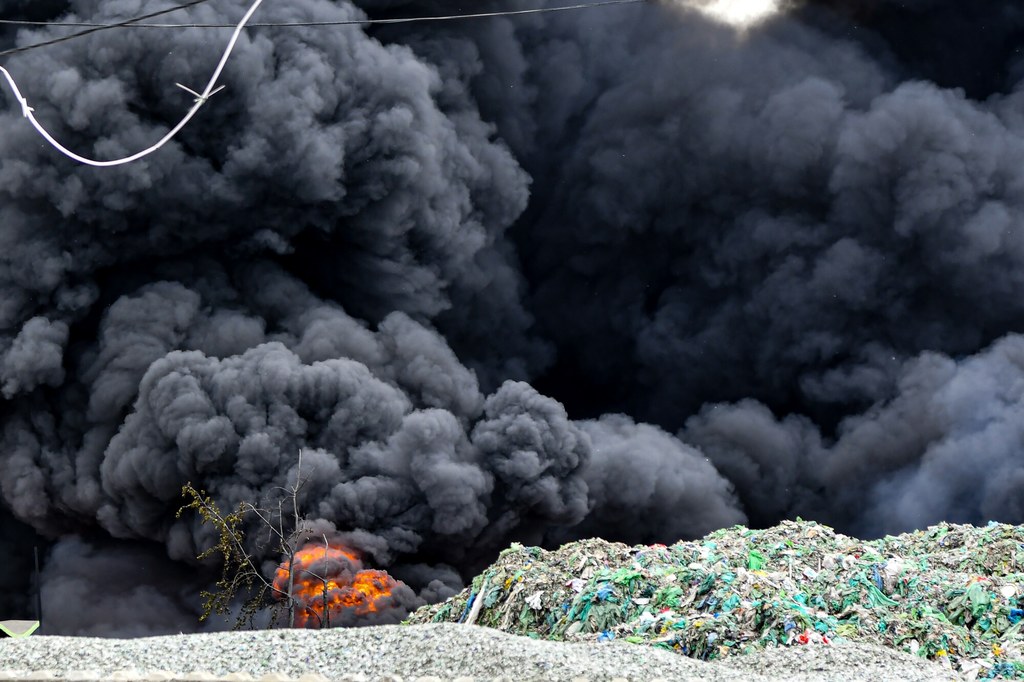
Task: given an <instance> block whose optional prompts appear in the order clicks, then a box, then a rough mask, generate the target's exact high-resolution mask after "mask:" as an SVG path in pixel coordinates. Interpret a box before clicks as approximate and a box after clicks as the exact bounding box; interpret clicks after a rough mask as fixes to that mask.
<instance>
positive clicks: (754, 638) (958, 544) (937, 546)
mask: <svg viewBox="0 0 1024 682" xmlns="http://www.w3.org/2000/svg"><path fill="white" fill-rule="evenodd" d="M1022 571H1024V527H1021V526H1010V525H1005V524H997V523H990V524H989V525H988V526H986V527H981V528H979V527H974V526H963V525H954V524H941V525H938V526H933V527H931V528H928V529H925V530H921V531H915V532H913V533H906V534H903V535H898V536H886V537H884V538H881V539H879V540H871V541H864V540H858V539H856V538H852V537H848V536H845V535H842V534H840V533H836V532H835V531H834V530H832V529H831V528H829V527H828V526H824V525H820V524H817V523H814V522H809V521H803V520H800V519H798V520H796V521H786V522H783V523H782V524H780V525H778V526H775V527H773V528H768V529H764V530H751V529H749V528H745V527H743V526H734V527H732V528H726V529H723V530H719V531H716V532H714V533H711V534H710V535H707V536H706V537H704V538H703V539H701V540H696V541H692V542H679V543H676V544H674V545H671V546H665V545H649V546H648V545H638V546H634V547H629V546H626V545H623V544H620V543H611V542H605V541H604V540H600V539H592V540H583V541H579V542H574V543H570V544H567V545H565V546H563V547H561V548H560V549H558V550H556V551H546V550H543V549H540V548H538V547H524V546H522V545H518V544H516V545H513V546H512V547H511V548H510V549H507V550H505V551H504V552H503V553H502V554H501V556H500V557H499V558H498V560H497V561H496V562H495V563H494V564H493V565H491V566H490V567H489V568H488V569H487V570H485V571H484V572H483V573H482V574H481V575H479V576H477V578H476V579H474V580H473V582H472V585H471V586H470V587H469V588H467V589H466V590H463V591H462V592H461V593H460V594H458V595H455V596H454V597H452V598H450V599H448V600H447V601H444V602H441V603H439V604H433V605H430V606H425V607H422V608H421V609H419V610H418V611H416V612H415V613H414V614H412V615H411V616H410V617H409V619H408V620H407V621H406V622H408V623H429V622H439V621H453V622H475V623H476V624H478V625H485V626H490V627H494V628H497V629H499V630H502V631H505V632H510V633H515V634H520V635H526V636H529V637H533V638H543V639H552V640H568V641H581V640H582V641H586V640H598V641H608V640H612V639H624V640H625V641H627V642H632V643H635V644H644V645H651V646H657V647H661V648H664V649H669V650H672V651H676V652H679V653H682V654H684V655H686V656H690V657H693V658H698V659H703V660H716V659H722V658H725V657H728V656H733V655H739V654H746V653H751V652H754V651H759V650H762V649H765V648H770V647H777V646H800V645H814V646H828V645H829V644H831V643H832V642H834V641H839V640H844V639H845V640H849V641H854V642H864V643H872V644H880V645H884V646H889V647H893V648H895V649H898V650H901V651H906V652H909V653H912V654H916V655H918V656H922V657H927V658H929V659H931V660H935V661H938V662H940V663H943V664H944V665H946V666H948V667H949V668H951V669H956V670H958V671H960V672H961V673H962V674H963V675H964V676H965V677H967V678H968V679H997V678H998V679H1024V634H1022V628H1024V573H1022Z"/></svg>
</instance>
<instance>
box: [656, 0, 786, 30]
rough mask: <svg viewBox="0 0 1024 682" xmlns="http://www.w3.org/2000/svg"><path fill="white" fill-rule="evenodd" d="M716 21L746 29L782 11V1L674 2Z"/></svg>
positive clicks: (696, 0)
mask: <svg viewBox="0 0 1024 682" xmlns="http://www.w3.org/2000/svg"><path fill="white" fill-rule="evenodd" d="M674 1H675V2H677V3H679V4H682V5H685V6H687V7H692V8H694V9H697V10H699V11H700V12H702V13H704V14H706V15H708V16H710V17H712V18H714V19H717V20H718V21H722V22H725V23H727V24H731V25H733V26H739V27H742V28H746V27H748V26H752V25H753V24H757V23H760V22H762V21H764V20H765V19H768V18H769V17H771V16H772V15H774V14H778V12H779V11H780V10H781V9H782V0H674Z"/></svg>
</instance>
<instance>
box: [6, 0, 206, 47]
mask: <svg viewBox="0 0 1024 682" xmlns="http://www.w3.org/2000/svg"><path fill="white" fill-rule="evenodd" d="M209 1H210V0H190V1H189V2H185V3H182V4H180V5H175V6H174V7H168V8H166V9H162V10H159V11H156V12H150V13H149V14H143V15H140V16H137V17H133V18H131V19H125V20H124V21H118V22H116V23H113V24H80V25H81V26H91V27H92V28H89V29H86V30H85V31H79V32H77V33H70V34H68V35H66V36H60V37H59V38H53V39H52V40H44V41H43V42H41V43H32V44H31V45H23V46H22V47H12V48H11V49H9V50H3V51H2V52H0V57H6V56H8V55H12V54H17V53H19V52H27V51H29V50H34V49H36V48H37V47H46V46H48V45H56V44H57V43H63V42H64V41H66V40H74V39H75V38H81V37H82V36H87V35H91V34H93V33H98V32H99V31H106V30H108V29H112V28H124V27H127V26H132V25H133V24H136V23H138V22H141V21H146V20H147V19H155V18H156V17H160V16H163V15H165V14H170V13H171V12H177V11H179V10H183V9H188V8H189V7H194V6H196V5H201V4H203V3H204V2H209ZM0 23H3V24H15V25H31V26H38V25H40V24H38V23H36V22H24V23H23V22H19V21H17V20H14V19H0ZM43 24H44V25H52V24H46V23H45V22H43Z"/></svg>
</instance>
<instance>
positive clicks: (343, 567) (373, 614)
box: [274, 543, 419, 629]
mask: <svg viewBox="0 0 1024 682" xmlns="http://www.w3.org/2000/svg"><path fill="white" fill-rule="evenodd" d="M290 563H291V567H290V568H289V561H288V560H287V559H285V561H283V562H282V563H281V565H280V566H278V568H277V571H276V572H275V574H274V595H275V597H276V598H277V599H278V600H280V601H286V600H287V599H288V594H289V584H288V583H289V578H291V595H292V597H293V598H294V599H295V603H296V608H295V615H294V619H293V621H292V626H293V627H297V628H314V629H317V628H327V627H332V626H351V625H371V624H373V625H376V624H380V623H390V622H398V621H400V620H401V619H402V618H404V617H405V615H406V614H407V613H408V612H409V610H410V607H414V606H418V605H419V603H418V602H416V601H415V596H414V594H413V592H412V590H411V589H410V588H409V587H408V586H406V585H405V583H402V582H399V581H397V580H395V579H394V578H392V577H391V576H390V575H388V574H387V572H385V571H378V570H373V569H363V564H362V562H361V561H360V560H359V557H358V555H357V554H356V553H355V552H354V551H353V550H351V549H348V548H345V547H342V546H340V545H334V544H330V543H328V544H316V543H309V544H307V545H306V546H305V547H303V548H302V549H300V550H299V551H298V552H296V553H295V556H294V557H293V558H292V560H291V562H290ZM292 576H294V577H293V578H292Z"/></svg>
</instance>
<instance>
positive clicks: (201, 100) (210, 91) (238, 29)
mask: <svg viewBox="0 0 1024 682" xmlns="http://www.w3.org/2000/svg"><path fill="white" fill-rule="evenodd" d="M205 1H206V0H194V1H193V2H192V4H193V5H198V4H199V3H200V2H205ZM262 2H263V0H255V1H254V2H253V3H252V6H251V7H250V8H249V10H248V11H247V12H246V13H245V16H243V17H242V19H241V21H239V22H238V24H237V25H236V26H235V32H234V33H233V34H232V35H231V40H229V41H228V45H227V47H226V48H225V49H224V54H223V55H221V58H220V62H218V63H217V68H216V69H214V71H213V75H212V76H210V80H209V82H208V83H207V84H206V87H205V88H204V89H203V91H202V92H201V93H199V92H195V91H194V90H192V89H190V88H187V87H185V86H184V85H182V84H181V83H175V85H177V86H178V87H179V88H182V89H183V90H187V91H188V92H190V93H192V94H193V95H195V103H194V104H193V105H192V108H191V109H189V110H188V113H187V114H185V116H184V118H182V119H181V121H179V122H178V125H176V126H174V127H173V128H171V129H170V130H169V131H168V132H167V134H166V135H164V136H163V137H162V138H160V139H159V140H158V141H157V142H156V143H155V144H153V145H151V146H150V147H147V148H146V149H143V150H142V151H140V152H136V153H135V154H132V155H131V156H125V157H123V158H120V159H114V160H112V161H97V160H95V159H90V158H87V157H84V156H81V155H79V154H76V153H75V152H73V151H71V150H70V149H68V148H67V147H65V146H64V145H62V144H61V143H60V142H58V141H57V140H56V139H54V137H53V136H52V135H51V134H50V133H49V132H48V131H47V130H46V128H44V127H43V126H42V124H41V123H39V121H37V120H36V117H35V114H34V113H33V109H32V107H30V106H29V105H28V100H27V99H25V97H24V96H23V95H22V94H21V91H20V90H18V85H17V84H16V83H15V82H14V78H12V77H11V74H10V73H9V72H8V71H7V69H5V68H4V67H2V66H0V72H2V73H3V75H4V76H5V77H6V78H7V82H8V83H9V84H10V86H11V90H13V91H14V96H15V97H17V98H18V102H20V103H21V113H22V115H23V116H24V117H25V118H27V119H28V120H29V122H30V123H32V126H33V127H34V128H35V129H36V130H37V131H38V132H39V134H40V135H42V136H43V138H44V139H46V141H47V142H49V143H50V144H51V145H53V147H54V148H55V149H57V150H58V151H59V152H61V153H62V154H64V155H65V156H67V157H69V158H71V159H74V160H75V161H78V162H79V163H84V164H86V165H89V166H97V167H100V168H105V167H109V166H120V165H122V164H126V163H130V162H132V161H136V160H138V159H141V158H142V157H144V156H148V155H150V154H152V153H153V152H155V151H156V150H158V149H160V148H161V147H163V146H164V145H165V144H167V143H168V142H170V141H171V139H172V138H173V137H174V136H175V135H177V134H178V132H179V131H180V130H181V129H182V128H184V127H185V124H187V123H188V122H189V121H191V120H192V117H193V116H195V115H196V112H198V111H199V109H200V108H201V107H202V106H203V105H204V104H206V102H207V100H208V99H210V97H211V96H212V95H215V94H216V93H217V92H219V91H220V90H221V89H222V88H223V86H221V87H216V86H217V79H218V78H220V74H221V72H222V71H223V70H224V65H225V64H227V62H228V57H230V56H231V51H232V50H234V49H235V43H236V42H238V36H239V35H241V33H242V29H243V28H245V25H246V23H248V21H249V19H250V18H251V17H252V15H253V13H254V12H256V9H257V8H258V7H259V6H260V3H262ZM175 9H181V7H180V6H179V7H177V8H175ZM167 11H173V10H164V11H163V13H166V12H167ZM111 28H113V27H111ZM78 35H81V34H78Z"/></svg>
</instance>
